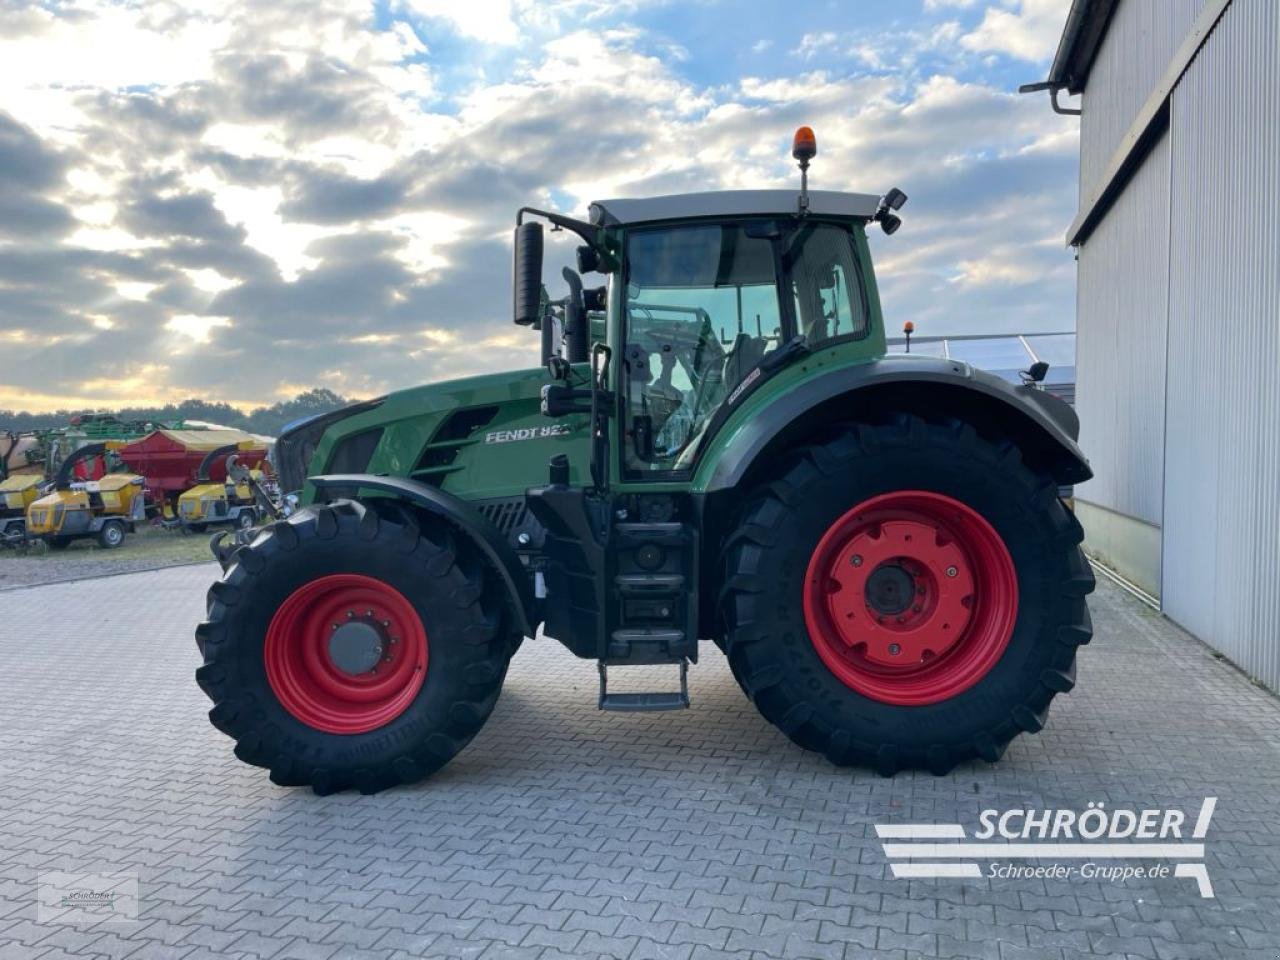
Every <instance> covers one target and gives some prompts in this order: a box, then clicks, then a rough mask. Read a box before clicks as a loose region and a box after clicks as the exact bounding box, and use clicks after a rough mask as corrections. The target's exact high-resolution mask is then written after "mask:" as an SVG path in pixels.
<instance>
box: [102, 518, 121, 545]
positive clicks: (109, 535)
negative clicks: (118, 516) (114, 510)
mask: <svg viewBox="0 0 1280 960" xmlns="http://www.w3.org/2000/svg"><path fill="white" fill-rule="evenodd" d="M122 543H124V524H123V523H121V522H120V521H119V520H108V521H107V522H106V523H104V524H103V525H102V529H101V530H99V531H98V546H100V547H102V548H103V549H104V550H114V549H115V548H116V547H118V546H120V544H122Z"/></svg>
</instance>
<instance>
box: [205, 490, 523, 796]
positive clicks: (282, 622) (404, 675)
mask: <svg viewBox="0 0 1280 960" xmlns="http://www.w3.org/2000/svg"><path fill="white" fill-rule="evenodd" d="M486 580H487V570H486V568H484V567H483V565H482V564H480V563H479V562H478V561H477V560H475V559H474V558H473V557H472V556H471V555H470V552H469V551H468V550H467V549H466V545H463V544H455V543H454V542H453V539H452V538H451V537H450V536H448V534H447V532H446V531H443V530H439V531H437V530H433V531H429V532H423V531H420V530H419V528H418V527H417V525H416V524H415V523H414V521H413V519H412V518H411V517H409V516H408V515H406V516H403V517H397V518H395V519H392V518H390V517H387V516H382V515H380V514H379V513H378V512H376V511H375V510H373V509H372V508H371V507H367V506H365V505H364V504H361V503H358V502H354V501H340V502H338V503H335V504H333V505H330V506H324V507H318V508H317V507H308V508H306V509H304V510H301V511H299V512H297V513H295V514H294V515H293V516H291V517H290V518H289V519H288V520H284V521H278V522H275V523H272V524H270V525H269V526H267V527H265V528H263V530H262V531H260V532H259V533H258V535H257V536H256V537H255V538H254V540H253V542H252V543H250V544H249V545H247V546H244V547H241V548H239V549H238V550H237V551H236V552H235V553H234V555H233V556H232V558H231V562H230V564H229V565H228V567H227V570H226V573H225V574H224V576H223V578H222V579H221V580H220V581H219V582H217V583H215V584H214V585H213V587H212V588H210V590H209V604H208V620H207V621H206V622H205V623H203V624H201V625H200V627H199V628H198V629H197V631H196V641H197V645H198V646H199V647H200V649H201V651H202V653H203V655H204V665H203V666H201V667H200V668H199V670H197V671H196V679H197V681H198V682H199V684H200V686H201V688H202V689H203V690H204V691H205V693H206V694H208V696H209V698H210V699H211V700H212V701H213V704H214V705H213V709H212V710H210V711H209V719H210V720H211V721H212V723H213V725H214V726H215V727H217V728H218V729H219V730H221V731H222V732H224V733H226V734H227V735H228V736H230V737H232V738H233V739H234V740H235V741H236V748H235V753H236V756H237V757H239V758H240V759H241V760H243V761H245V762H246V763H250V764H254V765H255V766H260V767H266V768H268V769H270V771H271V779H272V780H273V781H274V782H275V783H277V784H281V785H284V786H298V785H310V786H311V787H312V788H313V789H314V790H315V791H316V793H320V794H327V793H332V792H334V791H337V790H342V789H345V788H348V787H355V788H358V789H359V790H360V791H361V792H362V793H374V792H376V791H378V790H382V789H385V788H387V787H390V786H394V785H396V784H402V783H412V782H414V781H417V780H420V779H422V778H423V777H426V776H428V775H429V774H431V773H433V772H434V771H435V770H437V769H438V768H440V767H441V766H443V765H444V764H445V763H447V762H448V761H449V760H450V759H452V758H453V757H454V756H455V755H456V754H457V753H458V752H459V751H461V750H462V749H463V747H465V746H466V745H467V743H468V742H470V740H471V739H472V737H474V736H475V735H476V733H478V732H479V730H480V728H481V726H483V724H484V722H485V720H487V719H488V717H489V714H490V713H491V712H492V710H493V707H494V705H495V704H496V702H497V699H498V695H499V692H500V691H501V688H502V681H503V679H504V677H505V675H506V670H507V664H508V662H509V661H510V657H511V653H512V651H513V650H514V648H515V642H514V638H513V637H512V636H511V627H510V625H509V622H508V618H507V617H506V616H505V615H504V614H505V611H504V609H503V608H502V605H501V603H500V601H499V600H498V598H497V594H496V591H494V590H491V589H489V587H488V585H487V583H486Z"/></svg>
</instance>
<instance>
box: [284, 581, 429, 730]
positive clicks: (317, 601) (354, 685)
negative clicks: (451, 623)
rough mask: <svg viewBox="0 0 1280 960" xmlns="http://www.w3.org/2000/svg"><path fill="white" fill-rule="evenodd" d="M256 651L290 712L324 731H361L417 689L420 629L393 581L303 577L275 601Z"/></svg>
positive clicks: (423, 654)
mask: <svg viewBox="0 0 1280 960" xmlns="http://www.w3.org/2000/svg"><path fill="white" fill-rule="evenodd" d="M353 649H354V651H355V652H353ZM263 657H264V659H265V661H266V667H267V682H268V683H269V684H270V685H271V689H272V691H273V692H274V693H275V695H276V698H277V699H278V700H279V701H280V705H281V706H283V707H284V708H285V709H286V710H288V711H289V713H290V714H292V715H293V716H294V717H296V718H297V719H298V720H300V721H302V722H303V723H305V724H306V725H307V726H309V727H313V728H315V729H316V730H323V731H324V732H326V733H347V734H351V733H367V732H368V731H370V730H376V729H377V728H378V727H381V726H385V725H386V724H388V723H390V722H391V721H392V720H394V719H395V718H396V717H398V716H400V714H402V713H404V711H405V710H406V709H407V708H408V706H409V704H410V703H412V702H413V699H414V697H416V696H417V695H418V691H419V690H421V689H422V684H423V681H424V680H425V679H426V675H427V631H426V629H425V628H424V627H423V625H422V618H421V617H419V616H418V612H417V611H416V610H414V608H413V605H412V604H411V603H409V601H408V600H406V599H405V598H404V595H403V594H401V593H400V591H398V590H396V589H395V588H394V587H391V586H389V585H388V584H386V583H383V582H382V581H381V580H375V579H373V578H372V577H365V576H361V575H359V574H354V573H338V574H333V575H331V576H327V577H318V578H317V579H315V580H312V581H310V582H309V583H306V584H303V585H302V586H301V587H299V588H298V589H297V590H295V591H293V593H291V594H290V595H289V597H288V598H287V599H286V600H285V602H284V603H282V604H281V605H280V608H279V609H278V610H277V611H276V613H275V616H274V617H272V618H271V624H270V626H268V627H267V638H266V641H265V643H264V645H263Z"/></svg>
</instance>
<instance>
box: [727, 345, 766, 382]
mask: <svg viewBox="0 0 1280 960" xmlns="http://www.w3.org/2000/svg"><path fill="white" fill-rule="evenodd" d="M767 349H768V341H766V340H765V339H764V337H753V336H751V335H749V334H746V333H740V334H738V335H737V336H736V337H735V338H734V340H733V347H732V348H730V350H729V357H728V359H727V360H726V361H725V365H724V389H725V391H726V393H732V392H733V388H734V387H736V386H737V385H738V384H740V383H741V382H742V378H743V377H745V376H746V375H747V374H748V373H750V372H751V371H752V370H754V369H755V368H756V366H757V365H758V364H759V363H760V361H761V360H762V359H764V355H765V351H766V350H767Z"/></svg>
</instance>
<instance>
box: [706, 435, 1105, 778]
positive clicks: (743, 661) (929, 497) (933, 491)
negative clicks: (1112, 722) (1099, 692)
mask: <svg viewBox="0 0 1280 960" xmlns="http://www.w3.org/2000/svg"><path fill="white" fill-rule="evenodd" d="M1081 537H1082V532H1081V530H1080V525H1079V524H1078V523H1077V522H1076V520H1075V518H1074V517H1073V516H1072V515H1071V513H1070V512H1069V511H1068V510H1067V509H1066V508H1065V507H1064V506H1063V504H1062V502H1061V501H1060V500H1059V499H1058V497H1057V489H1056V486H1055V485H1054V483H1053V482H1052V480H1051V479H1049V478H1048V477H1045V476H1040V475H1038V474H1037V473H1035V472H1034V471H1032V470H1031V469H1029V468H1028V467H1027V466H1026V465H1025V464H1024V463H1023V461H1022V458H1021V455H1020V453H1019V451H1018V449H1017V448H1016V447H1015V446H1014V445H1012V444H1010V443H996V442H991V441H988V440H986V439H984V438H982V437H980V436H979V435H978V434H977V433H976V432H975V431H974V430H973V428H972V427H970V426H968V425H967V424H964V423H961V422H959V421H948V422H942V423H929V422H925V421H924V420H921V419H919V418H915V417H906V416H902V417H898V418H896V419H895V420H894V421H893V422H891V423H888V424H882V425H856V426H850V427H847V428H845V429H842V430H840V431H839V432H837V433H836V434H835V435H833V436H832V437H830V438H829V439H828V440H827V441H826V442H823V443H820V444H816V445H813V446H811V447H807V448H805V449H803V450H800V451H797V453H796V454H795V455H794V457H793V459H792V460H791V462H790V463H789V465H788V466H787V467H786V468H785V469H784V470H783V471H782V473H781V475H780V477H779V478H778V479H777V480H775V481H774V482H772V483H769V484H767V485H765V486H763V487H761V488H759V489H758V490H756V491H755V492H754V494H752V495H751V496H750V497H749V499H748V503H747V506H746V507H745V509H744V511H743V514H742V516H741V519H740V522H739V524H738V526H737V529H736V531H735V532H734V533H733V534H732V536H731V537H730V538H729V540H728V543H727V547H726V550H725V564H726V570H725V577H726V579H725V584H726V586H725V589H724V591H723V594H722V612H723V614H724V618H725V625H726V635H725V647H726V650H727V653H728V656H729V662H730V665H731V666H732V668H733V671H734V675H735V676H736V677H737V679H738V682H739V683H740V684H741V686H742V687H743V689H744V691H745V692H746V693H747V694H748V696H750V697H751V699H752V700H753V701H754V702H755V704H756V706H757V707H758V708H759V709H760V711H761V713H762V714H763V715H764V716H765V717H766V719H768V720H770V721H771V722H773V723H774V724H776V725H777V726H778V727H780V728H781V729H782V730H783V731H784V732H785V733H786V734H787V735H788V736H790V737H791V738H792V739H793V740H794V741H796V742H797V743H799V744H800V745H801V746H804V747H807V748H809V749H811V750H818V751H820V752H822V753H824V754H826V755H827V756H828V757H829V758H830V759H831V760H833V761H834V762H836V763H841V764H853V763H858V764H867V765H872V766H875V767H876V768H877V769H879V770H880V772H882V773H885V774H891V773H893V772H894V771H896V770H897V769H899V768H903V767H924V768H928V769H931V770H933V771H935V772H937V773H943V772H946V771H947V770H949V769H950V768H951V767H952V766H953V765H954V764H956V763H957V762H960V761H962V760H966V759H969V758H972V757H981V758H983V759H986V760H996V759H998V758H999V756H1000V754H1001V753H1002V752H1003V751H1004V749H1005V746H1006V745H1007V744H1008V742H1009V741H1010V740H1011V739H1012V738H1013V737H1014V736H1016V735H1017V734H1018V733H1020V732H1036V731H1038V730H1040V729H1041V728H1042V727H1043V725H1044V723H1045V719H1046V716H1047V713H1048V709H1049V703H1050V701H1051V700H1052V699H1053V697H1054V696H1055V695H1056V694H1058V693H1062V692H1065V691H1067V690H1070V689H1071V687H1072V686H1073V685H1074V682H1075V651H1076V647H1077V646H1078V645H1079V644H1082V643H1087V642H1088V640H1089V638H1090V635H1091V627H1090V623H1089V614H1088V610H1087V608H1086V607H1085V603H1084V597H1085V595H1086V594H1087V593H1088V592H1089V591H1090V590H1092V589H1093V576H1092V574H1091V572H1090V571H1089V568H1088V565H1087V564H1086V563H1085V561H1084V558H1083V556H1082V554H1081V553H1080V549H1079V543H1080V540H1081ZM780 600H781V602H780Z"/></svg>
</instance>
